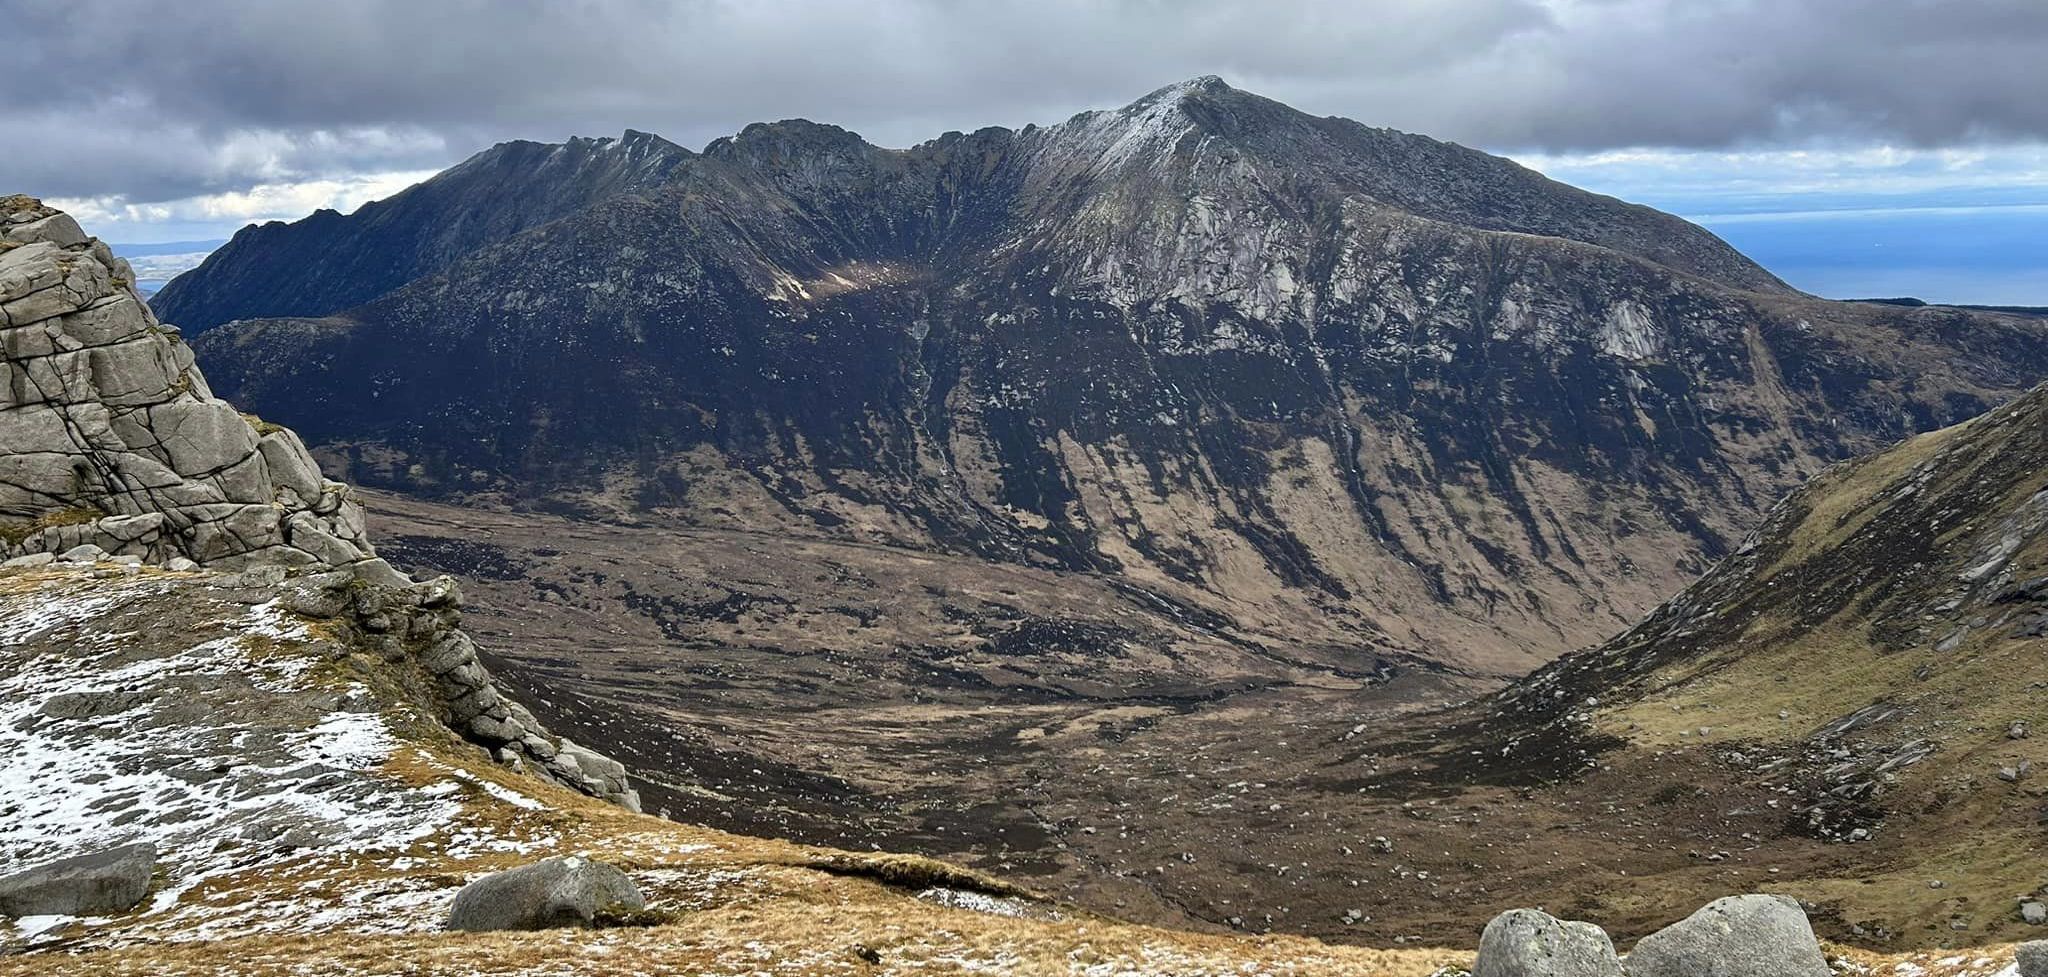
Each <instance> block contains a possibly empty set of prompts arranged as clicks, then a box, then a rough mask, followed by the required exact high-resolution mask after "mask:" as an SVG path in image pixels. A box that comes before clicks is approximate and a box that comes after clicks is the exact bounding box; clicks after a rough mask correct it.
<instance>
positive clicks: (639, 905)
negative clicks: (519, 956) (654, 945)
mask: <svg viewBox="0 0 2048 977" xmlns="http://www.w3.org/2000/svg"><path fill="white" fill-rule="evenodd" d="M645 908H647V900H646V899H645V898H644V897H643V896H641V894H640V887H639V886H636V885H634V884H633V880H632V879H629V878H627V877H626V873H624V872H621V871H619V870H618V868H617V867H616V866H613V865H610V864H608V863H605V862H599V861H593V860H591V859H588V858H550V859H547V860H546V861H541V862H535V863H533V864H532V865H522V866H520V867H519V868H515V869H510V870H508V871H504V872H498V873H496V874H493V875H486V876H484V877H483V878H481V879H478V880H476V881H475V882H471V883H470V884H468V885H466V886H463V887H462V891H461V892H458V893H456V894H455V903H454V905H452V906H450V907H449V910H448V928H449V929H452V930H470V931H472V932H481V931H487V930H537V929H552V928H555V927H560V926H590V925H592V924H594V923H596V922H598V920H599V916H600V914H604V913H616V912H621V911H623V912H635V911H638V910H641V909H645Z"/></svg>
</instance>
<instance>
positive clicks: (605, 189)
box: [149, 129, 690, 335]
mask: <svg viewBox="0 0 2048 977" xmlns="http://www.w3.org/2000/svg"><path fill="white" fill-rule="evenodd" d="M689 156H690V153H689V151H688V150H685V149H683V148H682V147H680V146H677V145H675V144H673V143H670V142H669V141H667V140H665V139H662V138H661V137H659V136H654V135H649V134H648V133H644V132H635V131H633V130H630V129H628V130H627V131H626V134H625V135H624V136H622V137H620V138H617V139H610V138H606V139H571V140H569V141H568V142H566V143H561V144H558V145H550V144H543V143H536V142H526V141H518V142H508V143H501V144H499V145H497V146H494V147H492V148H490V149H488V150H486V151H484V152H481V153H478V154H477V155H475V156H473V157H471V158H470V159H468V160H466V161H465V162H463V163H462V164H461V165H459V166H455V167H452V168H450V169H448V170H446V171H445V172H443V173H441V174H439V175H437V176H435V177H434V178H433V179H430V180H427V181H426V182H424V183H421V184H419V185H417V186H414V187H411V188H408V189H406V190H403V191H401V192H399V193H397V194H395V195H393V196H391V197H389V198H387V199H384V200H379V201H375V202H372V203H368V204H365V205H363V206H362V208H360V209H359V210H357V211H356V212H355V213H352V214H348V215H346V216H344V215H342V214H340V213H337V212H335V211H332V210H321V211H318V212H316V213H314V214H313V215H312V216H310V217H307V218H304V219H302V220H298V221H294V222H292V223H289V224H286V223H283V222H281V221H272V222H270V223H267V224H261V225H255V224H252V225H250V226H248V227H245V228H243V229H242V230H241V231H240V232H239V233H237V234H236V235H235V237H234V239H233V240H231V241H229V242H228V243H227V244H226V245H223V246H222V247H221V248H220V249H219V250H218V251H215V252H214V253H213V254H211V255H209V256H208V257H207V259H206V261H205V263H204V264H202V265H200V266H199V268H198V270H197V272H196V273H192V274H185V275H180V276H178V277H177V278H174V279H172V280H171V282H170V283H169V284H167V285H165V286H164V287H163V289H162V290H161V291H159V292H157V293H156V294H155V295H153V296H151V297H150V299H149V303H150V306H151V308H153V309H155V310H156V313H157V315H158V316H159V317H160V318H162V319H164V320H165V321H167V322H176V323H178V324H180V325H181V326H183V327H184V328H185V330H186V331H187V332H189V333H191V334H193V335H197V334H199V333H201V332H204V331H205V330H208V329H211V328H213V327H214V326H217V325H220V324H221V323H223V322H227V321H229V320H231V319H244V318H254V317H259V316H306V315H314V316H317V315H326V314H328V313H330V312H339V311H341V310H342V309H346V308H350V307H352V306H355V305H360V304H362V303H364V302H367V301H369V300H371V299H373V298H376V297H377V296H379V295H382V294H384V293H385V292H388V291H390V290H392V289H394V288H397V287H398V286H400V285H403V284H405V283H406V282H409V281H412V280H413V279H415V278H419V277H422V276H426V275H433V274H437V273H439V272H440V271H441V270H442V269H444V268H446V267H447V266H448V265H449V264H451V263H453V262H454V261H456V260H457V259H459V258H461V257H463V256H465V255H467V254H469V253H471V252H473V251H475V250H477V249H479V248H482V247H485V246H488V245H490V244H493V243H495V242H497V241H501V240H504V239H505V238H508V237H510V236H512V235H514V234H517V233H519V232H520V231H523V230H526V229H527V228H530V227H537V226H539V225H541V224H545V223H547V222H549V221H552V220H555V219H556V218H559V217H563V216H565V215H568V214H573V213H575V212H576V211H578V210H581V209H582V208H584V207H587V206H590V205H591V204H592V203H594V202H596V201H599V200H603V199H606V198H608V197H611V196H613V195H616V194H620V193H627V192H631V191H633V190H635V189H639V188H644V187H649V186H654V185H656V184H659V183H660V182H662V180H664V179H665V178H666V177H667V175H668V173H669V172H670V171H671V170H673V169H675V167H676V166H677V165H678V164H680V163H681V162H682V161H683V160H685V159H687V158H688V157H689Z"/></svg>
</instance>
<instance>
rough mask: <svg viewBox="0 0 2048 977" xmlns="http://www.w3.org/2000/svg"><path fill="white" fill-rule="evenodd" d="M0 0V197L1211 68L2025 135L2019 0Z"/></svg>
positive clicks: (1377, 96) (2031, 96) (1596, 113)
mask: <svg viewBox="0 0 2048 977" xmlns="http://www.w3.org/2000/svg"><path fill="white" fill-rule="evenodd" d="M141 9H143V8H141V7H139V6H138V5H136V4H132V3H128V2H123V0H0V23H5V24H7V25H8V34H9V40H10V43H9V45H8V59H9V62H10V63H9V69H8V73H9V77H10V78H13V79H17V80H18V81H19V80H22V79H38V81H35V82H33V83H27V82H24V83H22V84H21V87H20V88H19V89H18V91H17V93H16V94H15V95H14V96H13V97H10V98H8V99H5V100H0V132H4V133H6V134H7V136H8V140H9V142H10V144H11V146H10V148H9V149H8V151H6V152H0V188H5V189H6V190H7V191H9V192H11V191H14V190H17V189H18V190H22V191H26V192H31V193H39V194H43V195H47V196H55V197H69V198H116V197H118V198H119V199H120V200H121V201H122V202H123V205H124V206H129V205H147V204H156V203H163V202H166V201H176V200H186V199H189V198H202V197H211V196H213V195H220V194H233V193H248V192H250V191H251V190H252V188H255V187H259V186H274V185H279V184H285V183H295V182H319V181H328V180H338V179H351V178H354V177H355V176H356V175H357V174H362V173H391V172H400V171H412V170H421V169H432V168H436V167H439V166H444V165H446V164H448V163H451V162H453V161H455V160H457V159H460V158H461V157H463V156H465V155H467V154H469V153H470V152H473V151H475V150H476V149H479V148H481V147H483V146H486V145H489V144H490V143H492V142H495V141H498V140H501V139H505V138H512V137H527V138H539V139H546V140H559V139H561V138H563V137H565V136H567V135H571V134H588V135H597V134H609V133H615V132H618V131H619V130H621V129H624V128H626V127H628V126H631V127H635V128H641V129H648V130H652V131H656V132H660V133H663V134H664V135H667V136H669V137H670V138H673V139H676V140H678V141H680V142H684V143H685V144H689V145H701V144H702V143H703V142H705V141H708V140H709V139H711V138H713V137H715V136H718V135H721V134H725V133H729V132H733V131H736V130H737V129H738V128H739V127H741V126H743V125H744V124H746V123H748V122H751V121H758V120H762V119H776V118H787V117H792V116H804V117H809V118H814V119H819V120H824V121H832V122H837V123H839V124H842V125H845V126H847V127H849V128H852V129H854V130H856V131H859V132H861V133H863V134H864V135H867V136H868V137H869V138H871V139H873V140H875V141H877V142H880V143H882V144H884V145H907V144H910V143H914V142H917V141H921V140H923V139H925V138H929V137H930V136H932V135H935V134H937V133H939V132H941V131H944V130H946V129H969V128H975V127H978V126H981V125H988V124H1003V125H1013V126H1014V125H1022V124H1024V123H1027V122H1041V123H1042V122H1048V121H1056V120H1058V119H1060V118H1064V117H1065V116H1067V115H1070V114H1072V113H1073V112H1075V111H1078V110H1080V109H1084V108H1091V107H1106V106H1111V105H1116V104H1120V103H1122V102H1125V101H1128V100H1130V99H1131V98H1134V97H1136V96H1137V95H1139V94H1142V93H1143V92H1145V91H1148V90H1150V89H1152V88H1154V87H1157V86H1159V85H1161V84H1165V83H1167V82H1170V81H1174V80H1178V79H1181V78H1185V77H1188V76H1192V75H1196V74H1204V73H1218V74H1222V75H1224V76H1225V77H1227V78H1229V79H1230V80H1231V81H1232V82H1233V83H1234V84H1237V85H1239V86H1240V87H1244V88H1248V89H1251V90H1253V91H1258V92H1260V93H1262V94H1266V95H1270V96H1273V97H1275V98H1279V99H1281V100H1283V101H1288V102H1291V103H1293V104H1296V105H1297V106H1299V107H1301V108H1303V109H1305V110H1308V111H1313V112H1317V113H1322V114H1338V115H1346V116H1350V117H1353V118H1357V119H1360V120H1363V121H1366V122H1369V123H1373V124H1378V125H1391V126H1395V127H1398V128H1403V129H1409V130H1413V131H1421V132H1428V133H1431V134H1433V135H1438V136H1442V137H1445V138H1451V139H1456V140H1458V141H1461V142H1465V143H1468V144H1473V145H1479V146H1484V147H1487V148H1492V149H1506V150H1522V151H1547V152H1552V153H1562V152H1590V151H1598V150H1613V149H1620V148H1625V147H1639V146H1659V147H1678V148H1689V149H1700V148H1713V149H1721V148H1729V147H1743V146H1786V145H1797V144H1807V143H1822V142H1836V143H1844V142H1847V143H1856V142H1862V143H1892V144H1897V145H1901V146H1907V147H1921V148H1926V147H1941V146H1964V145H1977V144H1999V143H2025V142H2032V141H2039V140H2044V139H2048V100H2044V99H2042V98H2040V93H2041V92H2042V91H2044V90H2048V4H2042V3H2040V2H2039V0H1971V2H1968V3H1938V2H1933V0H1887V2H1883V3H1873V2H1869V0H1779V2H1764V0H1468V2H1458V3H1444V2H1441V0H1370V2H1366V0H1266V2H1258V3H1253V2H1226V0H1123V2H1107V0H1104V2H1088V0H1037V2H1028V3H1027V2H1014V3H994V2H990V3H970V2H962V0H860V2H854V0H813V2H801V3H800V2H795V0H752V2H746V0H681V2H669V0H660V2H657V0H434V2H426V3H422V2H419V0H349V2H340V3H337V2H331V0H208V2H206V3H198V4H184V5H176V6H172V7H165V8H160V9H154V10H152V12H151V13H150V15H149V16H147V17H145V16H141V15H140V14H139V12H138V11H139V10H141Z"/></svg>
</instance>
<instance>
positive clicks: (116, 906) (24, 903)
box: [0, 844, 156, 917]
mask: <svg viewBox="0 0 2048 977" xmlns="http://www.w3.org/2000/svg"><path fill="white" fill-rule="evenodd" d="M155 871H156V848H155V846H153V845H148V844H141V845H128V846H125V847H121V848H114V849H110V850H108V851H104V852H94V853H91V854H86V855H76V856H73V857H71V858H62V859H58V860H57V861H54V862H49V863H46V864H43V865H38V866H35V867H34V868H31V869H29V870H27V871H25V872H17V873H15V874H13V875H8V876H5V877H0V916H15V917H21V916H110V915H113V914H115V913H123V912H127V911H128V910H130V909H133V908H135V906H136V904H138V903H140V902H141V901H142V898H143V897H144V896H146V895H148V894H149V879H150V876H151V874H153V873H154V872H155Z"/></svg>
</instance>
